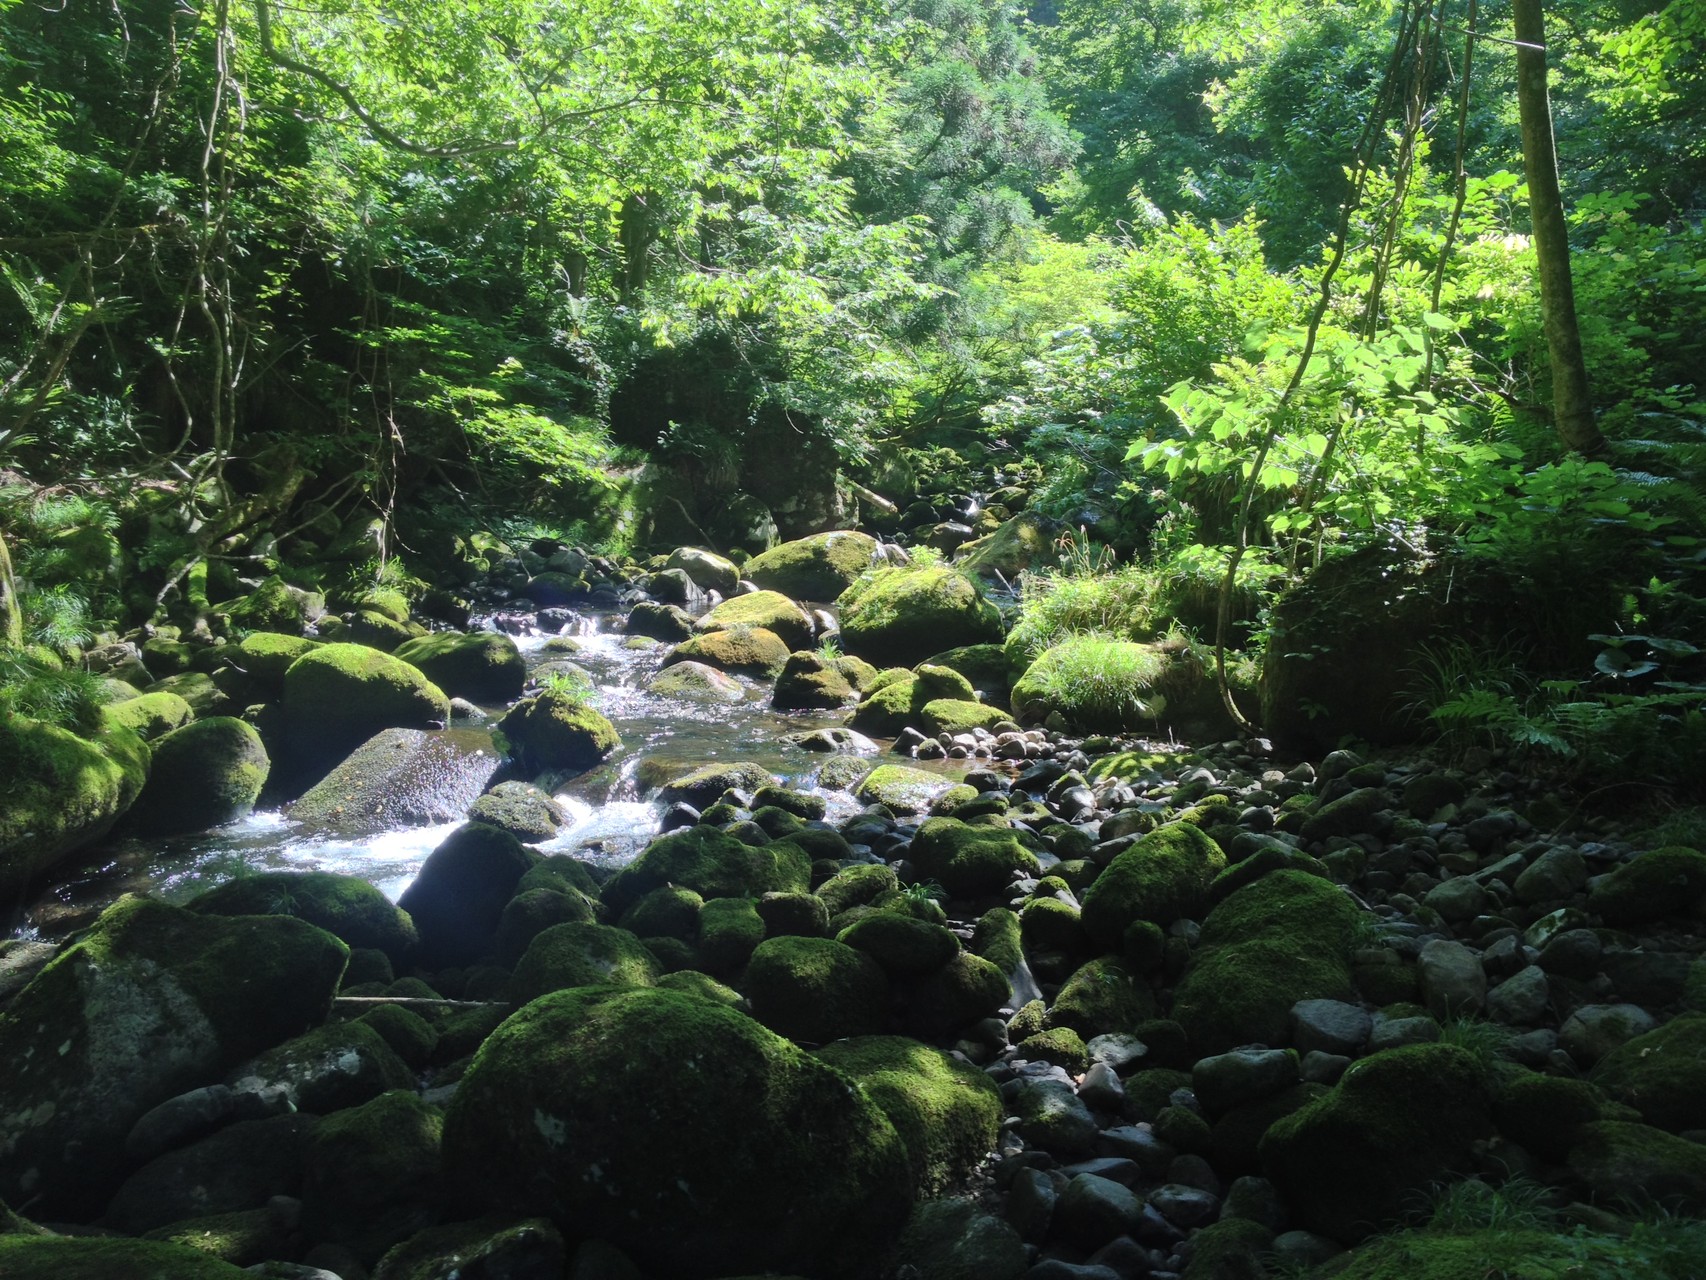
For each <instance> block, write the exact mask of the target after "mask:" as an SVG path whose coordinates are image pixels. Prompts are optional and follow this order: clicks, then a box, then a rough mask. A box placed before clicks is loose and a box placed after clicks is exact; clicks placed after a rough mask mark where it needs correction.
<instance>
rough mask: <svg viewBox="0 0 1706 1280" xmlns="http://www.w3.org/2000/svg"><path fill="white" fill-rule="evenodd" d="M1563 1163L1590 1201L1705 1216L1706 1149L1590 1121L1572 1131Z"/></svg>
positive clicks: (1657, 1132)
mask: <svg viewBox="0 0 1706 1280" xmlns="http://www.w3.org/2000/svg"><path fill="white" fill-rule="evenodd" d="M1566 1163H1567V1165H1568V1167H1569V1170H1570V1172H1571V1173H1573V1174H1574V1175H1575V1176H1576V1177H1577V1178H1578V1179H1579V1180H1580V1181H1581V1182H1583V1183H1585V1184H1586V1185H1587V1187H1588V1188H1589V1189H1590V1190H1591V1191H1592V1192H1593V1194H1594V1198H1595V1199H1596V1200H1600V1201H1602V1202H1605V1203H1608V1204H1635V1205H1642V1206H1648V1207H1650V1208H1652V1209H1658V1210H1660V1211H1663V1212H1665V1213H1671V1214H1680V1215H1685V1216H1687V1217H1690V1218H1698V1217H1700V1216H1701V1215H1702V1214H1706V1147H1703V1146H1701V1145H1700V1143H1698V1142H1691V1141H1689V1140H1688V1139H1687V1138H1680V1137H1678V1136H1677V1135H1675V1134H1672V1133H1666V1132H1665V1131H1664V1130H1663V1129H1655V1128H1654V1127H1653V1126H1651V1125H1645V1124H1629V1123H1626V1122H1624V1121H1620V1120H1595V1121H1593V1122H1591V1123H1589V1124H1584V1125H1583V1126H1582V1127H1581V1128H1580V1129H1578V1130H1577V1131H1576V1138H1575V1141H1574V1142H1573V1143H1572V1144H1571V1146H1570V1155H1569V1159H1568V1160H1567V1162H1566Z"/></svg>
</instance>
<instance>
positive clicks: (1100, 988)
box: [1048, 956, 1156, 1040]
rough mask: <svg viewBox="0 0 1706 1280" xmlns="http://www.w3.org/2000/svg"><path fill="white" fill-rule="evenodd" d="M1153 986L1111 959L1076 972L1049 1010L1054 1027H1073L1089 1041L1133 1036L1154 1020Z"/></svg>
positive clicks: (1094, 961)
mask: <svg viewBox="0 0 1706 1280" xmlns="http://www.w3.org/2000/svg"><path fill="white" fill-rule="evenodd" d="M1155 1013H1156V1008H1155V993H1154V992H1153V991H1151V990H1150V987H1149V983H1148V982H1146V981H1145V980H1144V979H1143V978H1141V977H1140V976H1138V975H1137V974H1135V973H1133V972H1132V971H1131V970H1130V969H1129V968H1127V967H1126V966H1125V965H1124V964H1122V963H1121V962H1120V961H1118V960H1115V959H1113V958H1112V957H1109V956H1104V957H1102V958H1101V959H1099V960H1092V961H1090V962H1089V963H1088V964H1085V965H1081V966H1079V967H1078V968H1077V969H1076V970H1074V971H1073V974H1072V976H1071V977H1070V978H1068V979H1067V980H1066V981H1065V982H1064V983H1063V984H1062V985H1061V988H1060V992H1059V994H1057V995H1056V996H1055V998H1054V1003H1053V1004H1052V1005H1051V1006H1050V1007H1049V1011H1048V1021H1049V1025H1050V1026H1051V1027H1071V1028H1072V1029H1073V1030H1074V1031H1076V1032H1078V1034H1079V1035H1081V1036H1083V1037H1084V1038H1085V1039H1086V1040H1090V1039H1094V1038H1095V1037H1096V1036H1099V1035H1105V1034H1107V1033H1108V1032H1116V1031H1117V1032H1130V1031H1135V1030H1136V1029H1137V1027H1138V1026H1139V1025H1140V1024H1141V1023H1143V1022H1145V1021H1147V1020H1148V1019H1150V1018H1153V1017H1154V1016H1155Z"/></svg>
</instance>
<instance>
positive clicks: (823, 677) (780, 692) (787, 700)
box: [770, 650, 859, 711]
mask: <svg viewBox="0 0 1706 1280" xmlns="http://www.w3.org/2000/svg"><path fill="white" fill-rule="evenodd" d="M858 700H859V694H858V691H857V690H855V689H854V687H853V684H852V682H851V681H849V680H848V679H847V677H846V676H845V675H843V674H842V673H841V671H840V670H839V668H838V667H837V665H836V663H835V662H833V661H830V660H827V659H825V658H824V657H823V656H822V655H821V654H818V653H814V652H808V651H804V650H802V651H800V652H797V653H791V654H789V655H788V661H787V664H786V665H785V666H784V667H783V668H782V673H781V674H780V675H779V676H777V677H776V688H775V689H774V691H772V693H771V695H770V702H771V705H772V706H775V707H779V708H784V709H787V710H796V711H810V710H835V709H837V708H839V707H845V706H847V705H848V704H849V703H853V702H857V701H858Z"/></svg>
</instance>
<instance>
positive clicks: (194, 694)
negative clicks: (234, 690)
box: [143, 671, 241, 716]
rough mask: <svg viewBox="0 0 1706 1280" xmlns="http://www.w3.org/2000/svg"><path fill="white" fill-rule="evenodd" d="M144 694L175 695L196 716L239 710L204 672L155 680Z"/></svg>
mask: <svg viewBox="0 0 1706 1280" xmlns="http://www.w3.org/2000/svg"><path fill="white" fill-rule="evenodd" d="M143 692H144V693H175V694H177V695H178V697H180V698H182V699H183V700H184V701H185V702H187V703H189V704H190V709H191V710H192V711H194V712H195V713H196V715H198V716H223V715H229V714H231V712H233V711H236V710H240V709H241V708H240V707H238V706H234V705H233V704H232V701H231V698H230V695H228V694H227V693H226V692H225V690H224V689H222V688H221V687H220V686H219V684H218V683H217V682H216V681H215V680H214V678H213V677H212V676H210V675H208V674H207V673H206V672H205V671H185V672H182V673H180V674H179V675H175V676H167V677H166V678H165V679H164V680H156V681H155V682H154V683H153V684H151V685H149V686H148V687H147V688H146V689H144V690H143Z"/></svg>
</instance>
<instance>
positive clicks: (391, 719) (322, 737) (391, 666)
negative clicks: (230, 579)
mask: <svg viewBox="0 0 1706 1280" xmlns="http://www.w3.org/2000/svg"><path fill="white" fill-rule="evenodd" d="M283 705H284V715H285V740H286V742H287V743H288V745H289V748H290V755H291V759H292V764H293V766H294V768H295V770H296V771H297V772H299V773H301V774H304V775H307V776H308V777H309V778H310V779H311V780H317V779H318V778H319V777H321V776H323V775H324V774H325V773H326V772H327V771H328V770H330V769H331V767H332V766H333V765H335V764H337V763H338V761H340V760H342V759H343V758H344V757H345V756H347V755H348V754H349V753H350V752H351V751H353V750H355V748H356V747H358V746H360V745H361V744H362V743H363V742H366V741H367V740H368V739H369V738H371V737H372V736H373V735H374V734H376V733H378V732H379V731H380V730H382V729H436V728H440V727H442V726H443V725H445V724H448V723H449V721H450V699H449V698H447V697H446V696H445V694H444V691H443V690H442V689H440V688H439V687H438V686H437V685H435V684H433V683H432V682H431V681H430V680H428V679H427V678H426V677H425V676H424V675H422V674H421V673H420V671H419V670H417V669H416V668H414V667H412V666H410V665H409V664H408V663H406V662H400V661H398V660H397V659H396V658H393V657H391V656H390V655H389V654H384V653H380V652H379V651H378V650H377V649H369V648H367V647H366V646H365V645H359V644H328V645H322V646H321V647H320V648H318V649H315V650H314V651H313V652H312V653H308V654H305V655H303V656H302V657H300V658H298V659H297V660H296V661H295V662H294V663H293V664H291V667H290V670H289V671H287V672H285V676H284V699H283Z"/></svg>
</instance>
